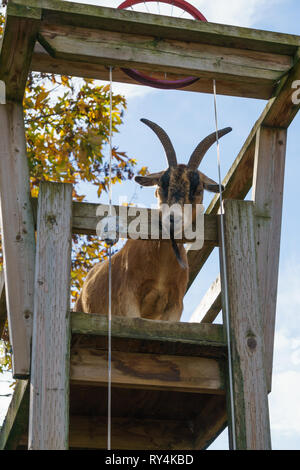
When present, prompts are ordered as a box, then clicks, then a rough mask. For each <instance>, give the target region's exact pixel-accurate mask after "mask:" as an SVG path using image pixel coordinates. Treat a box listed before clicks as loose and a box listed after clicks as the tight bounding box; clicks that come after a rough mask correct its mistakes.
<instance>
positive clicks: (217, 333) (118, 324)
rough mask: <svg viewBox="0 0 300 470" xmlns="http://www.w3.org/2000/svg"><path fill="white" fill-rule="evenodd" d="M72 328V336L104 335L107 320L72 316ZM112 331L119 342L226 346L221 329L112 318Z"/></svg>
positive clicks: (98, 317) (179, 323)
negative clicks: (171, 342)
mask: <svg viewBox="0 0 300 470" xmlns="http://www.w3.org/2000/svg"><path fill="white" fill-rule="evenodd" d="M71 328H72V333H73V334H81V335H106V334H107V316H106V315H90V314H87V313H78V312H71ZM111 328H112V336H113V337H118V338H128V339H130V338H135V339H143V340H156V341H176V342H177V341H186V342H190V343H195V344H200V343H201V342H203V343H206V344H208V343H211V344H214V343H215V344H218V343H219V344H221V345H224V344H225V343H224V332H223V326H222V325H210V324H197V323H194V324H193V323H185V322H176V323H174V322H166V321H159V320H147V319H144V318H124V317H118V316H114V317H113V318H112V324H111Z"/></svg>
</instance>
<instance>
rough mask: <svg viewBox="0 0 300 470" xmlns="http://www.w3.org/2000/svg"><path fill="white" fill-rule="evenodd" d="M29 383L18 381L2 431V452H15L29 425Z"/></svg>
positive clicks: (0, 440) (0, 435) (0, 448)
mask: <svg viewBox="0 0 300 470" xmlns="http://www.w3.org/2000/svg"><path fill="white" fill-rule="evenodd" d="M28 405H29V382H28V380H18V381H17V383H16V385H15V388H14V390H13V397H12V400H11V402H10V404H9V408H8V411H7V414H6V417H5V419H4V422H3V424H2V426H1V430H0V450H15V449H16V448H17V446H18V444H19V441H20V440H21V439H22V435H23V433H24V432H25V431H26V429H27V424H28Z"/></svg>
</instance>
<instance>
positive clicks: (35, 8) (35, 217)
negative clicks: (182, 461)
mask: <svg viewBox="0 0 300 470" xmlns="http://www.w3.org/2000/svg"><path fill="white" fill-rule="evenodd" d="M109 65H114V66H115V70H114V78H115V80H118V81H121V82H130V79H129V78H128V76H127V75H125V74H123V72H122V71H121V69H120V67H121V66H127V67H134V68H138V69H140V70H144V71H147V70H149V69H152V70H157V71H158V72H159V71H164V72H168V76H174V77H176V75H178V74H180V75H195V76H197V77H199V80H198V81H197V82H196V83H194V84H193V85H191V86H190V87H189V88H188V90H190V91H194V92H211V91H212V79H213V78H215V79H216V80H217V84H218V92H219V93H221V94H226V95H231V96H242V97H247V98H260V99H265V100H268V102H267V105H266V107H265V109H264V111H263V113H262V115H261V116H260V117H259V118H258V120H257V122H256V123H255V125H254V127H253V129H252V131H251V133H250V135H249V137H248V138H247V140H246V142H245V144H244V145H243V147H242V149H241V151H240V153H239V154H238V156H237V158H236V160H235V161H234V163H233V165H232V167H231V169H230V170H229V172H228V174H227V175H226V177H225V179H224V182H223V183H224V185H225V192H224V198H225V199H226V204H225V245H226V256H227V276H228V280H229V304H230V309H229V310H230V311H229V316H230V323H231V335H232V357H233V364H232V365H233V382H234V384H233V385H234V396H233V399H234V407H235V420H236V422H235V427H236V431H237V447H238V448H239V449H269V448H270V445H271V444H270V429H269V418H268V392H269V391H270V389H271V376H272V355H273V340H274V324H275V310H276V292H277V272H278V262H279V245H280V226H281V213H282V192H283V178H284V162H285V149H286V135H287V128H288V126H289V125H290V123H291V122H292V120H293V118H294V117H295V115H296V113H297V112H298V110H299V105H298V104H295V103H293V101H292V95H293V93H294V91H295V89H294V88H292V85H293V83H294V81H295V80H299V79H300V37H299V36H293V35H286V34H280V33H272V32H266V31H258V30H253V29H248V28H239V27H233V26H226V25H218V24H212V23H209V22H208V23H205V22H196V21H190V20H183V19H177V18H170V17H164V16H156V15H149V14H142V13H135V12H132V11H120V10H115V9H109V8H103V7H98V6H91V5H81V4H77V3H74V4H73V3H69V2H61V1H58V0H43V1H42V0H13V1H12V0H10V1H9V3H8V8H7V18H6V25H5V32H4V37H3V40H2V46H1V54H0V83H1V90H2V98H1V100H2V101H1V103H2V104H0V124H1V125H0V140H1V148H0V195H1V212H2V219H1V221H2V236H3V246H4V256H5V272H4V274H5V276H4V279H5V282H4V280H3V279H2V278H1V279H0V288H1V292H0V294H1V301H0V306H1V312H0V320H1V323H0V324H1V326H2V325H3V319H4V318H5V315H6V309H7V315H8V322H9V330H10V338H11V342H12V347H13V371H14V376H15V377H16V378H17V379H18V382H17V386H16V389H15V392H14V396H13V400H12V402H11V405H10V408H9V410H8V414H7V417H6V420H5V422H4V424H3V427H2V430H1V435H0V447H1V448H11V449H12V448H27V447H28V448H30V449H65V448H68V446H69V447H70V448H74V449H75V448H81V449H86V448H93V449H98V448H105V446H106V417H105V416H106V384H107V375H106V350H107V342H106V335H107V319H106V318H105V317H103V316H89V315H86V314H80V313H72V312H70V311H69V309H70V308H69V273H70V256H71V255H70V250H71V234H72V231H73V232H75V233H95V228H96V224H97V221H98V218H97V217H96V206H95V205H94V204H85V203H72V201H71V187H70V186H69V185H59V184H53V183H52V184H51V183H48V184H44V185H42V187H41V190H40V196H39V201H38V204H37V202H36V201H32V200H31V198H30V191H29V180H28V168H27V160H26V148H25V136H24V126H23V116H22V98H23V94H24V88H25V84H26V80H27V76H28V73H29V71H30V70H34V71H40V72H54V73H58V74H60V73H61V74H71V75H75V76H87V74H88V76H89V77H90V78H99V79H103V78H107V66H109ZM4 88H5V90H6V92H5V100H3V89H4ZM4 103H5V104H4ZM251 187H253V201H248V202H244V201H243V199H244V197H245V196H246V194H247V193H248V191H249V189H250V188H251ZM218 210H219V197H218V196H215V197H214V199H213V200H212V202H211V204H210V206H209V207H208V209H207V212H206V215H205V217H206V222H207V223H206V227H205V228H206V229H205V243H204V247H203V248H202V249H201V250H199V251H191V252H189V253H188V258H189V264H190V285H191V283H192V282H193V281H194V280H195V278H196V276H197V274H198V273H199V271H200V269H201V268H202V266H203V265H204V263H205V261H206V260H207V258H208V257H209V255H210V253H211V252H212V250H213V249H214V247H216V246H219V245H220V243H219V235H218V226H219V215H218ZM35 234H36V236H35ZM222 282H223V279H220V278H218V279H217V280H216V282H215V283H214V284H213V286H212V288H211V289H210V290H209V291H208V293H207V294H206V296H205V298H204V299H203V300H202V301H201V304H200V307H199V310H198V312H197V315H196V318H194V321H195V322H196V323H189V324H186V323H178V324H170V323H164V322H157V321H149V320H141V319H124V318H114V319H113V323H112V336H113V337H112V347H113V355H112V361H113V370H112V380H113V390H112V393H113V397H112V402H113V410H112V447H113V448H116V449H130V448H131V449H203V448H206V447H207V446H208V445H209V444H210V442H212V441H213V440H214V439H215V437H216V436H217V435H218V434H219V433H220V432H221V431H222V430H223V429H224V428H225V426H226V425H227V424H228V425H229V430H231V429H232V423H231V422H230V419H229V418H228V417H229V416H230V413H228V411H229V407H230V404H229V400H228V399H227V400H226V398H228V380H227V373H228V372H227V371H228V363H227V349H226V338H225V334H224V330H223V326H222V325H217V324H213V323H212V322H213V320H214V318H215V317H216V315H217V313H218V312H219V311H220V309H221V308H222V302H223V301H222V289H221V285H222ZM4 285H5V294H6V302H5V301H4V300H3V293H4ZM16 286H17V287H16ZM199 300H200V299H199ZM223 305H224V302H223ZM197 322H198V323H197ZM199 322H200V323H199ZM31 345H32V346H31ZM30 365H31V366H30Z"/></svg>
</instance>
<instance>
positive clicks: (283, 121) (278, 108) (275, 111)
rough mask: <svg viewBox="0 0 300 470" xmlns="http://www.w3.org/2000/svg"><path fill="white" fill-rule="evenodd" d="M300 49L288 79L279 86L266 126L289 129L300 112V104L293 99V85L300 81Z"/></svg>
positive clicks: (266, 119)
mask: <svg viewBox="0 0 300 470" xmlns="http://www.w3.org/2000/svg"><path fill="white" fill-rule="evenodd" d="M299 53H300V49H298V52H297V53H296V56H295V57H296V59H295V64H294V67H293V68H292V70H291V71H290V73H289V74H288V76H287V77H285V78H283V79H282V80H281V82H280V84H279V86H278V89H277V92H276V95H275V99H274V100H273V103H272V106H271V107H270V108H269V110H268V113H267V115H266V117H265V119H264V122H263V125H264V126H271V127H282V128H285V129H287V128H288V127H289V125H290V124H291V122H292V121H293V119H294V118H295V116H296V114H297V113H298V111H299V108H300V104H299V103H298V104H297V103H296V102H294V101H293V99H292V95H293V93H294V92H295V88H293V86H292V85H293V83H294V82H296V81H297V80H300V56H299Z"/></svg>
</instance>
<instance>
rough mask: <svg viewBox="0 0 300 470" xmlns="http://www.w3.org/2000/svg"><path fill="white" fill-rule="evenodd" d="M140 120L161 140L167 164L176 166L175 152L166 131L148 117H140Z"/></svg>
mask: <svg viewBox="0 0 300 470" xmlns="http://www.w3.org/2000/svg"><path fill="white" fill-rule="evenodd" d="M141 121H142V122H143V123H144V124H146V125H147V126H149V127H150V129H152V130H153V132H155V134H156V135H157V137H158V138H159V140H160V141H161V143H162V145H163V147H164V149H165V152H166V157H167V160H168V164H169V166H177V158H176V153H175V150H174V147H173V144H172V142H171V140H170V138H169V136H168V135H167V133H166V132H165V131H164V130H163V129H162V128H161V127H160V126H159V125H158V124H155V122H152V121H149V120H148V119H141Z"/></svg>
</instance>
